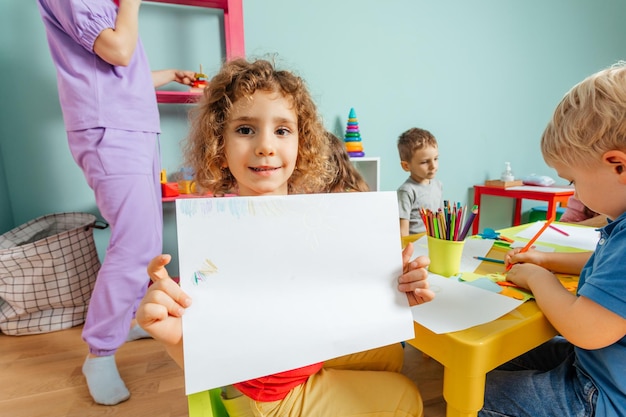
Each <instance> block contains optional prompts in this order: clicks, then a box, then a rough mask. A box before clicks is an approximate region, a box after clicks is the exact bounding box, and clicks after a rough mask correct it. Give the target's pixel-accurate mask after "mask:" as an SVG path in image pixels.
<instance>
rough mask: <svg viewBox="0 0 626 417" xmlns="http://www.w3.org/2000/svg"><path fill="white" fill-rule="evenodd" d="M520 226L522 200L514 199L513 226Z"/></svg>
mask: <svg viewBox="0 0 626 417" xmlns="http://www.w3.org/2000/svg"><path fill="white" fill-rule="evenodd" d="M520 224H522V199H521V198H516V199H515V213H514V214H513V226H519V225H520Z"/></svg>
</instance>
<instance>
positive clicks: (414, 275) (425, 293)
mask: <svg viewBox="0 0 626 417" xmlns="http://www.w3.org/2000/svg"><path fill="white" fill-rule="evenodd" d="M412 255H413V244H412V243H409V244H408V245H407V246H406V247H405V248H404V250H403V251H402V265H403V274H402V275H401V276H400V278H398V283H399V284H398V290H399V291H401V292H404V293H406V295H407V298H408V299H409V305H411V306H414V305H417V304H423V303H426V302H428V301H432V300H433V299H434V298H435V293H434V292H433V291H431V290H430V289H429V288H428V287H429V284H428V271H427V270H426V267H427V266H428V265H429V264H430V259H428V258H427V257H426V256H420V257H418V258H416V259H414V260H413V261H410V259H411V256H412Z"/></svg>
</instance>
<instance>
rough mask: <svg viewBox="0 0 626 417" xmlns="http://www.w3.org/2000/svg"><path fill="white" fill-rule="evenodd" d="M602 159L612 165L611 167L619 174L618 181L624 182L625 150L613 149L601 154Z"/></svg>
mask: <svg viewBox="0 0 626 417" xmlns="http://www.w3.org/2000/svg"><path fill="white" fill-rule="evenodd" d="M602 160H603V161H604V162H606V163H608V164H610V165H611V166H612V169H613V170H614V171H615V173H616V174H617V175H619V176H620V181H621V182H622V183H624V184H626V152H622V151H618V150H613V151H608V152H606V153H605V154H604V155H603V156H602Z"/></svg>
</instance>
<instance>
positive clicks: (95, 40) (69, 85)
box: [38, 0, 195, 405]
mask: <svg viewBox="0 0 626 417" xmlns="http://www.w3.org/2000/svg"><path fill="white" fill-rule="evenodd" d="M116 3H119V4H116ZM38 4H39V10H40V12H41V16H42V18H43V22H44V25H45V28H46V34H47V38H48V44H49V46H50V52H51V55H52V60H53V62H54V64H55V66H56V69H57V83H58V90H59V100H60V103H61V108H62V110H63V119H64V122H65V128H66V130H67V137H68V141H69V146H70V150H71V152H72V155H73V157H74V159H75V161H76V163H77V164H78V165H79V166H80V168H81V169H82V170H83V172H84V174H85V178H86V179H87V183H88V184H89V186H90V187H91V188H92V189H93V191H94V193H95V198H96V204H97V206H98V209H99V210H100V213H101V214H102V216H103V217H104V219H106V221H107V222H108V223H109V225H110V226H111V238H110V242H109V246H108V247H107V250H106V255H105V258H104V261H103V262H102V267H101V269H100V271H99V273H98V278H97V280H96V284H95V287H94V290H93V294H92V296H91V301H90V304H89V310H88V312H87V318H86V321H85V325H84V329H83V339H84V340H85V342H86V343H87V345H88V346H89V355H88V356H87V358H86V359H85V363H84V364H83V374H84V375H85V378H86V380H87V385H88V387H89V392H90V393H91V396H92V397H93V399H94V401H95V402H97V403H99V404H104V405H114V404H117V403H120V402H122V401H125V400H127V399H128V398H129V397H130V393H129V391H128V389H127V388H126V385H125V384H124V381H123V380H122V379H121V377H120V375H119V372H118V370H117V364H116V362H115V352H116V351H117V349H118V348H119V347H120V346H121V345H122V344H123V343H124V342H125V341H130V340H135V339H138V338H141V337H146V336H147V334H146V333H145V332H143V330H142V329H141V328H139V327H138V326H136V324H134V316H135V311H136V309H137V306H138V304H139V301H140V300H141V299H142V298H143V296H144V294H145V291H146V288H147V284H148V281H149V278H148V275H147V272H146V267H147V265H148V262H149V261H150V259H152V258H154V257H155V256H156V255H158V254H160V253H161V251H162V230H163V219H162V207H161V188H160V152H159V133H160V123H159V111H158V107H157V101H156V95H155V90H154V89H155V87H158V86H160V85H163V84H166V83H168V82H171V81H177V82H179V83H183V84H191V82H193V81H194V79H195V78H194V73H193V72H192V71H179V70H162V71H155V72H152V71H151V70H150V67H149V64H148V59H147V57H146V54H145V52H144V49H143V46H142V43H141V40H140V39H139V35H138V15H139V8H140V6H141V0H121V2H118V1H113V0H63V1H59V0H38Z"/></svg>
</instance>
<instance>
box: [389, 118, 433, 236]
mask: <svg viewBox="0 0 626 417" xmlns="http://www.w3.org/2000/svg"><path fill="white" fill-rule="evenodd" d="M398 152H399V153H400V165H401V166H402V169H403V170H405V171H406V172H409V173H410V175H409V178H407V180H406V181H405V182H404V183H403V184H402V185H401V186H400V188H398V207H399V211H400V235H401V236H403V237H404V236H408V235H414V234H417V233H422V232H425V231H426V227H425V225H424V222H423V221H422V217H421V216H420V209H422V208H424V209H430V210H432V211H435V212H436V211H437V210H438V209H439V208H441V207H442V206H443V185H442V184H441V181H438V180H436V179H435V174H436V173H437V169H438V168H439V147H438V145H437V140H436V139H435V137H434V136H433V135H432V134H431V133H430V132H429V131H427V130H424V129H419V128H416V127H414V128H411V129H409V130H407V131H406V132H404V133H403V134H401V135H400V137H399V138H398Z"/></svg>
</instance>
